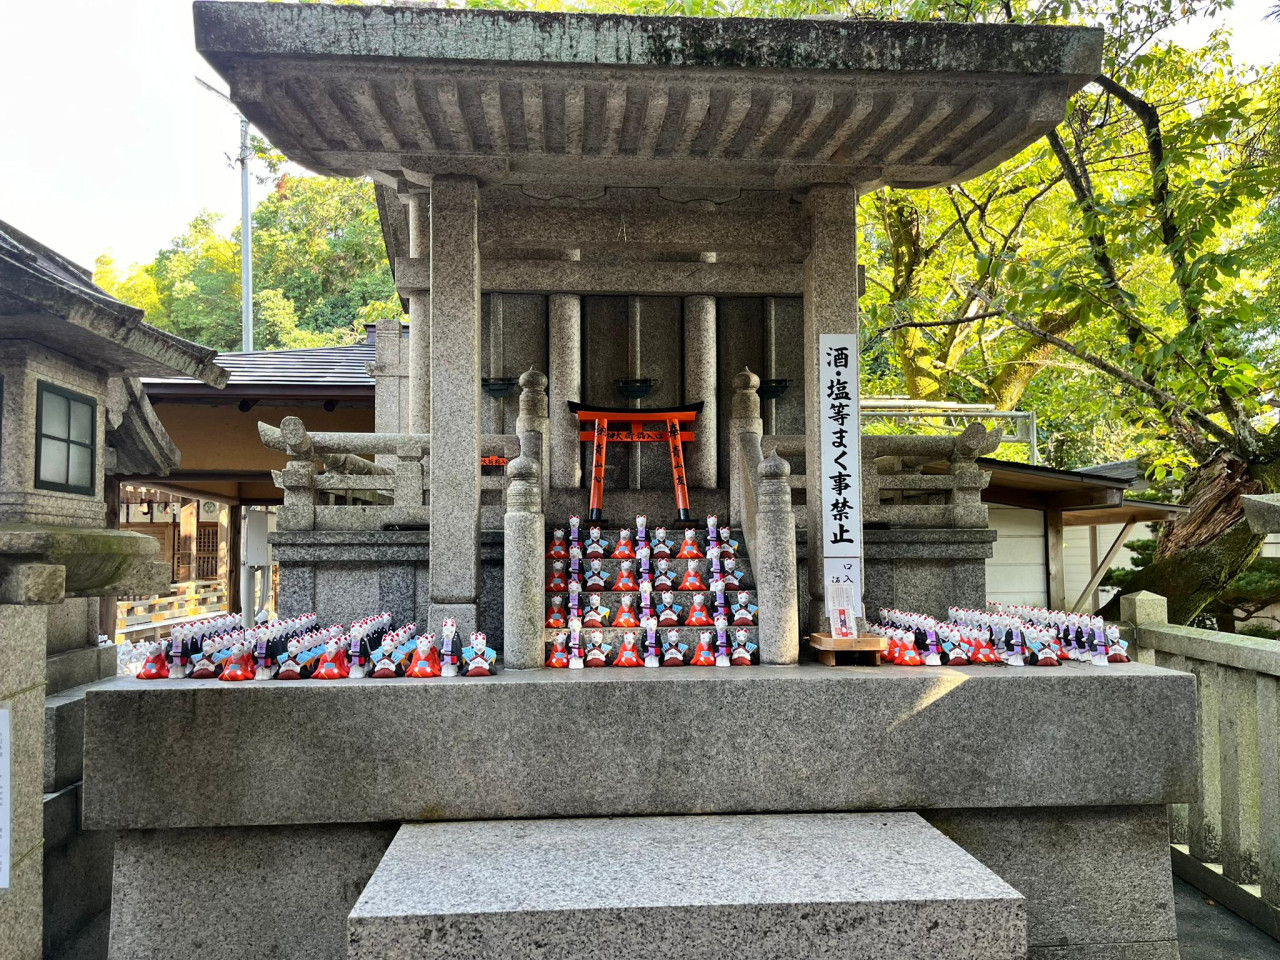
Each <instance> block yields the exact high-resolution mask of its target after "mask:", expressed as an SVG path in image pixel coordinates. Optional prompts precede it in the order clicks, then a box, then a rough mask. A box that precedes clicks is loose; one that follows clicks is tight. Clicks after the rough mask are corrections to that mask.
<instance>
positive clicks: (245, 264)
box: [196, 77, 253, 353]
mask: <svg viewBox="0 0 1280 960" xmlns="http://www.w3.org/2000/svg"><path fill="white" fill-rule="evenodd" d="M196 83H198V84H200V86H202V87H204V88H205V89H206V90H208V91H209V92H210V93H212V94H213V95H214V96H217V97H220V98H221V99H222V100H223V101H225V102H226V103H227V105H228V106H230V107H231V109H232V110H236V105H235V104H234V103H233V102H232V101H231V98H230V97H228V96H227V95H226V94H225V93H223V92H222V91H221V90H219V89H218V88H217V87H213V86H210V85H209V84H208V83H205V82H204V81H203V80H201V79H200V78H199V77H196ZM236 114H237V115H238V116H239V117H240V156H239V157H237V158H236V162H237V163H239V164H240V330H241V341H240V349H241V350H244V351H245V352H246V353H247V352H248V351H250V350H252V349H253V224H252V222H251V221H250V219H249V161H250V160H252V159H253V150H252V149H251V148H250V146H249V121H248V120H247V119H246V118H245V116H244V115H243V114H241V113H240V111H239V110H236Z"/></svg>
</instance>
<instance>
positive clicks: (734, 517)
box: [729, 367, 790, 547]
mask: <svg viewBox="0 0 1280 960" xmlns="http://www.w3.org/2000/svg"><path fill="white" fill-rule="evenodd" d="M759 389H760V378H759V377H757V376H756V375H755V374H754V373H752V372H751V371H750V370H749V369H747V368H745V367H744V368H743V370H742V372H741V373H739V374H738V375H737V376H735V377H734V378H733V400H732V402H731V409H730V411H729V416H730V420H729V522H730V523H731V524H733V525H734V526H735V527H737V528H738V529H740V530H741V529H742V525H743V524H744V523H745V522H746V515H747V511H746V505H745V504H744V503H743V502H742V498H743V497H745V496H748V495H749V492H750V487H749V486H748V485H747V484H746V483H745V482H744V480H743V476H742V439H741V438H742V434H744V433H754V434H756V435H757V436H761V435H762V431H763V424H762V422H761V420H760V394H759V392H758V391H759ZM789 469H790V468H789V467H788V470H789ZM754 546H755V544H748V547H754Z"/></svg>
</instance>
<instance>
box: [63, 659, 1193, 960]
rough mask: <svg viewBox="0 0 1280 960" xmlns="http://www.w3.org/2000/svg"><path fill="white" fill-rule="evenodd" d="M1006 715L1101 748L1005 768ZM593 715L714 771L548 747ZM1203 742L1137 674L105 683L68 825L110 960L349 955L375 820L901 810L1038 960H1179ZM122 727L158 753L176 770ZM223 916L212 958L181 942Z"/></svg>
mask: <svg viewBox="0 0 1280 960" xmlns="http://www.w3.org/2000/svg"><path fill="white" fill-rule="evenodd" d="M1011 711H1012V712H1013V713H1020V712H1026V711H1030V712H1031V713H1036V714H1038V715H1043V716H1059V715H1064V714H1070V715H1073V716H1074V715H1077V714H1078V715H1081V716H1091V717H1099V718H1104V719H1105V722H1106V725H1107V728H1108V729H1109V730H1112V731H1115V735H1113V736H1108V737H1104V738H1100V739H1099V738H1086V737H1081V736H1079V733H1078V731H1076V730H1074V729H1071V728H1069V727H1062V726H1061V725H1059V726H1058V727H1054V726H1052V725H1050V726H1049V727H1046V728H1044V729H1043V730H1041V731H1038V733H1037V741H1036V749H1035V751H1034V754H1032V753H1028V752H1027V751H1025V750H1017V749H1010V745H1009V737H1008V734H1007V732H1006V729H1005V728H1006V727H1007V724H1008V718H1009V716H1010V715H1011ZM181 716H191V717H196V718H199V719H198V721H197V722H195V723H178V724H175V723H174V722H173V721H174V718H175V717H181ZM584 716H589V717H591V718H592V721H593V722H594V723H595V724H597V725H598V727H599V728H600V729H602V730H617V729H626V728H627V727H628V725H631V724H634V722H635V718H636V717H638V716H661V717H663V719H664V722H665V723H666V724H667V726H668V727H669V729H672V730H701V729H703V728H704V727H706V724H707V718H708V717H712V716H714V717H715V718H716V724H715V729H716V730H720V731H724V735H723V737H722V742H717V743H716V749H714V750H708V748H707V743H708V741H707V739H706V737H705V736H688V737H678V738H672V739H671V740H670V742H668V743H664V744H663V749H661V750H640V749H637V748H636V744H635V742H634V740H633V739H628V738H625V737H617V736H606V737H599V738H579V737H566V736H565V735H564V731H565V724H566V722H572V720H573V718H581V717H584ZM335 718H336V719H335ZM1194 725H1195V681H1194V679H1193V678H1192V677H1190V676H1189V675H1187V674H1183V673H1176V672H1173V671H1170V670H1162V669H1159V668H1155V667H1148V666H1145V665H1143V664H1136V663H1135V664H1124V665H1114V666H1113V667H1111V668H1108V669H1106V670H1100V669H1098V668H1094V667H1090V666H1088V665H1082V664H1066V665H1064V666H1062V667H1061V668H1058V669H1054V670H1042V669H1039V668H1036V667H1001V668H992V667H961V668H947V667H939V668H927V667H926V668H898V667H878V668H873V667H843V668H839V669H832V668H829V667H822V666H818V665H816V664H800V665H797V666H788V667H782V666H761V667H752V668H734V669H728V670H705V671H702V670H693V669H690V670H635V671H628V670H584V671H567V670H544V671H534V672H528V673H523V672H519V671H503V672H500V673H499V674H498V675H497V676H495V677H492V678H488V679H485V680H482V681H476V682H473V681H469V680H467V679H466V678H455V679H443V678H442V679H438V680H429V681H422V682H414V681H406V680H375V681H362V682H361V683H360V685H359V689H357V688H356V687H355V686H351V685H344V684H341V683H335V684H331V685H330V684H310V683H304V684H294V685H290V684H287V683H268V684H225V683H219V682H218V681H216V680H208V681H206V680H187V681H182V682H180V683H179V682H174V683H147V682H145V681H140V680H133V679H118V680H113V681H109V682H108V683H107V684H105V685H104V686H102V687H100V688H98V689H95V690H93V691H91V692H90V693H89V694H88V697H87V713H86V718H85V730H86V738H85V800H84V819H85V825H86V826H87V827H89V828H90V829H93V830H103V831H121V832H120V833H119V838H120V839H119V842H118V846H117V855H116V866H115V892H116V911H115V912H114V914H113V924H114V926H115V930H116V936H114V937H113V938H112V939H113V943H112V949H113V956H114V957H116V958H122V957H129V958H132V957H139V958H140V957H148V958H153V957H174V958H180V957H191V956H199V957H201V958H202V960H205V958H208V960H219V958H221V957H224V956H225V957H228V958H229V957H242V956H244V955H245V946H244V944H245V940H244V939H243V937H242V931H244V930H246V929H251V934H244V936H249V935H251V936H253V937H254V938H255V939H254V940H253V942H254V943H256V944H259V945H262V946H263V949H266V948H267V946H269V947H270V948H271V949H272V950H275V951H276V955H278V956H280V957H282V958H299V960H301V958H303V957H306V958H313V957H324V958H328V957H333V958H338V957H342V956H345V955H346V954H345V952H344V951H345V948H346V940H345V937H344V936H343V931H342V925H341V923H340V922H339V921H340V919H341V917H342V916H345V913H346V911H349V910H351V908H352V905H353V904H355V903H356V899H357V897H358V896H359V893H360V890H361V888H362V887H363V884H364V880H365V879H366V878H367V877H369V876H370V874H371V873H372V872H373V868H374V866H375V863H376V860H377V858H378V857H380V856H381V853H382V850H383V849H385V848H386V845H387V843H388V842H389V840H390V835H391V831H390V830H388V828H387V824H398V823H402V822H406V821H413V822H423V821H457V820H468V821H471V820H503V821H507V822H509V823H514V824H516V826H517V827H518V828H519V829H522V830H525V829H527V830H530V831H536V830H538V829H540V828H541V826H542V824H541V823H540V822H539V821H540V820H545V819H546V818H564V817H575V816H576V817H591V818H597V817H598V818H618V817H644V818H646V822H648V823H650V824H652V823H659V824H661V823H664V822H666V820H667V819H669V818H672V817H676V816H684V815H690V814H698V815H701V816H706V815H710V814H726V815H741V814H751V813H785V814H791V813H796V812H801V811H811V812H823V811H826V812H835V811H864V812H869V811H910V810H914V811H917V812H918V813H920V815H921V816H922V817H924V818H925V819H926V820H928V821H930V822H931V823H932V824H933V825H934V826H935V827H936V828H937V829H938V830H940V831H941V832H942V833H944V834H946V835H947V836H948V837H950V838H951V839H952V840H953V841H954V842H955V843H957V844H958V845H959V846H960V847H962V848H964V849H965V850H967V851H968V852H969V853H970V854H971V855H972V856H973V857H974V858H975V859H977V860H978V861H979V862H981V863H982V864H983V865H984V866H985V867H986V868H987V869H989V870H991V871H992V872H993V873H995V874H996V875H998V876H999V877H1001V878H1002V879H1003V880H1004V881H1005V882H1006V883H1008V884H1009V885H1010V886H1012V887H1013V888H1014V889H1016V890H1017V891H1018V892H1019V893H1021V894H1022V895H1023V896H1024V897H1026V900H1027V908H1026V909H1027V922H1028V933H1029V938H1028V939H1029V944H1030V948H1031V949H1030V952H1029V956H1031V957H1033V958H1035V960H1097V958H1099V957H1112V956H1116V957H1118V956H1126V957H1142V958H1144V960H1173V958H1174V957H1175V956H1176V953H1175V952H1174V949H1175V948H1174V941H1175V939H1176V933H1175V930H1174V925H1173V917H1172V912H1171V909H1170V905H1169V882H1170V881H1169V847H1168V836H1167V833H1166V832H1165V831H1164V824H1165V822H1166V820H1165V810H1166V805H1167V804H1170V803H1179V802H1185V801H1186V800H1188V799H1190V798H1191V797H1192V796H1193V795H1194V792H1195V789H1196V746H1195V742H1194V739H1193V738H1191V737H1186V736H1183V735H1181V733H1180V731H1184V730H1188V729H1193V728H1194ZM140 729H165V730H166V731H167V734H168V735H169V736H170V742H169V743H167V745H166V746H167V749H166V750H165V751H156V750H154V749H153V748H152V744H151V743H150V742H149V741H148V740H147V739H146V738H144V737H139V736H138V735H137V731H138V730H140ZM264 729H265V730H271V731H273V733H272V740H271V746H272V749H270V750H264V749H263V747H262V742H261V731H262V730H264ZM388 729H389V730H396V731H401V732H403V735H404V736H406V737H408V738H409V740H410V741H411V742H412V744H413V749H411V750H399V751H391V752H390V753H376V752H371V751H370V750H369V749H368V744H369V731H370V730H375V731H376V730H388ZM439 729H447V730H449V731H450V735H449V736H448V737H437V736H434V735H431V731H434V730H439ZM213 730H216V731H218V733H219V749H218V750H216V751H209V750H208V743H209V741H208V736H209V732H210V731H213ZM814 730H822V731H823V736H821V737H815V736H814ZM751 731H754V732H755V733H754V735H752V734H751V733H749V732H751ZM867 731H879V732H880V735H877V736H870V737H869V736H868V735H867ZM1134 731H1147V732H1149V731H1161V732H1162V733H1161V735H1158V736H1151V735H1149V734H1148V733H1143V734H1142V735H1139V733H1135V732H1134ZM742 732H747V733H743V734H742V735H739V734H740V733H742ZM709 735H714V734H709ZM886 737H887V738H888V742H890V743H891V744H892V749H886V748H885V745H884V744H885V742H886V739H885V738H886ZM480 756H484V757H486V758H487V760H486V762H483V763H481V762H477V760H476V758H477V757H480ZM334 757H338V758H340V760H339V761H336V762H335V761H334V759H333V758H334ZM849 771H857V774H856V775H850V774H849ZM894 815H900V814H894ZM659 817H660V818H663V819H661V820H659V819H655V818H659ZM874 819H875V820H876V821H877V822H879V821H880V820H881V818H879V817H877V818H874ZM530 820H532V822H530ZM554 822H559V823H563V822H564V821H563V819H556V820H555V821H554ZM612 822H613V823H615V824H617V823H619V821H617V820H616V819H615V820H613V821H612ZM280 824H294V825H296V828H295V829H284V828H282V827H280V826H274V825H280ZM445 829H449V828H445ZM602 829H606V830H607V829H609V827H608V826H607V825H606V826H605V827H603V828H602ZM477 849H481V850H482V853H483V852H484V851H488V852H489V855H499V854H498V853H497V852H496V851H500V850H501V849H503V845H502V844H487V845H486V844H485V843H480V845H479V847H477ZM775 859H776V858H773V859H771V860H770V861H769V862H770V863H772V862H774V860H775ZM750 876H751V875H750V874H749V875H748V878H750ZM755 876H757V877H758V876H760V874H756V875H755ZM229 877H235V878H237V879H236V880H235V881H234V882H232V881H230V880H229V879H228V878H229ZM299 878H301V880H299ZM330 878H332V880H336V881H340V883H338V884H335V883H333V882H331V879H330ZM495 882H496V881H495ZM605 886H606V887H607V886H608V884H605ZM282 889H301V890H304V891H307V892H309V893H311V894H313V898H314V900H315V902H316V903H317V904H318V905H319V906H318V907H317V909H316V910H312V911H311V912H312V913H314V914H315V919H316V922H315V923H313V924H310V925H308V926H307V929H305V930H300V929H298V925H297V916H298V914H297V912H296V911H295V910H291V909H287V907H288V906H289V904H290V903H291V901H289V900H288V898H287V897H286V896H281V895H279V892H280V890H282ZM157 891H163V892H164V899H165V909H164V910H163V911H160V912H159V913H157V911H156V899H155V898H156V896H157V895H158V894H157ZM927 892H928V891H923V893H927ZM269 894H270V895H269ZM922 895H923V894H922ZM224 913H225V915H226V918H227V920H228V923H229V931H228V932H227V933H226V934H225V935H224V936H209V935H208V931H207V927H202V926H201V925H200V924H199V923H198V922H195V921H196V920H197V919H199V918H202V917H209V916H222V915H223V914H224ZM146 918H151V919H153V920H155V921H156V922H145V920H146ZM156 918H160V919H158V920H157V919H156ZM170 918H173V920H174V921H175V922H169V921H170ZM777 955H783V954H777ZM973 955H982V956H986V955H987V954H981V953H978V952H976V951H975V953H974V954H973Z"/></svg>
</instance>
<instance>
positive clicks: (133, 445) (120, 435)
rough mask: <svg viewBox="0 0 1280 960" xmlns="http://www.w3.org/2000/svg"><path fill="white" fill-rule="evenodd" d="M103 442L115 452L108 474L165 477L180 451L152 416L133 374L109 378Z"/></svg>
mask: <svg viewBox="0 0 1280 960" xmlns="http://www.w3.org/2000/svg"><path fill="white" fill-rule="evenodd" d="M107 444H108V446H110V448H111V449H112V451H114V454H115V462H114V463H113V464H109V465H108V470H107V472H108V473H110V474H112V475H117V476H118V475H129V476H148V477H167V476H168V475H169V474H170V473H172V472H173V471H174V470H177V469H178V466H179V464H181V462H182V453H181V451H180V450H178V448H177V446H175V445H174V442H173V440H172V438H170V436H169V431H167V430H166V429H165V428H164V424H163V423H161V422H160V418H159V417H158V416H156V412H155V409H154V408H153V407H152V406H151V401H150V400H148V399H147V395H146V393H145V391H144V390H143V389H142V382H141V381H140V380H138V379H137V378H136V377H121V378H113V379H112V380H111V383H110V385H109V387H108V390H107Z"/></svg>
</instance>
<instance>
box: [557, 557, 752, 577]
mask: <svg viewBox="0 0 1280 960" xmlns="http://www.w3.org/2000/svg"><path fill="white" fill-rule="evenodd" d="M557 562H560V563H563V564H564V568H565V571H566V573H567V572H568V570H569V561H568V560H562V561H556V560H552V559H551V558H550V557H546V558H544V559H543V569H544V570H545V572H546V573H551V567H552V564H554V563H557ZM621 566H622V561H621V560H614V559H612V558H610V557H603V558H601V560H600V569H601V570H603V571H604V572H605V573H607V574H608V575H609V577H610V579H612V578H613V577H615V576H617V574H618V571H619V570H620V569H621ZM734 567H735V569H737V571H738V573H739V574H741V575H742V576H743V577H749V576H751V560H750V559H749V558H747V557H742V556H739V557H736V558H735V562H734ZM590 568H591V561H590V560H585V559H584V560H583V561H582V570H583V575H584V576H585V575H586V571H587V570H589V569H590ZM667 568H668V570H669V571H670V572H672V573H674V574H676V575H677V579H678V578H679V577H683V576H684V574H685V571H686V570H688V569H689V562H688V561H687V560H677V559H675V558H674V557H673V558H672V559H671V560H670V561H669V562H668V567H667ZM698 570H699V571H700V572H701V573H702V579H703V580H710V579H711V561H710V560H707V559H706V558H703V559H702V560H699V561H698ZM631 572H632V573H633V574H634V575H635V576H636V578H637V579H638V578H639V577H640V561H638V560H632V561H631ZM649 573H650V574H651V575H656V574H657V561H656V560H651V561H649Z"/></svg>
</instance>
